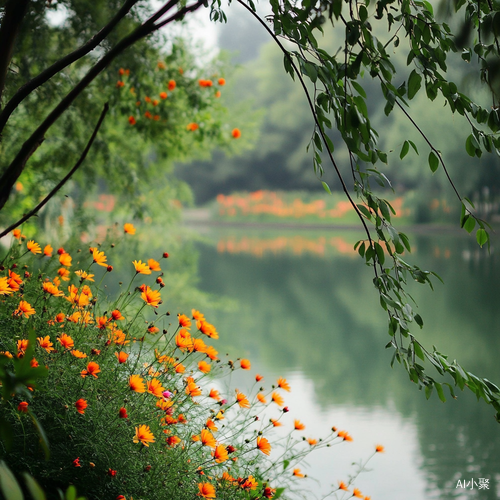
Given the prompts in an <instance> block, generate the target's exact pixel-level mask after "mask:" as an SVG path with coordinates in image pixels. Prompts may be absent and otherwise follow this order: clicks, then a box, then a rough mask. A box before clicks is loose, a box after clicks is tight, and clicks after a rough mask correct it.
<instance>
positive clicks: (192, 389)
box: [176, 370, 201, 397]
mask: <svg viewBox="0 0 500 500" xmlns="http://www.w3.org/2000/svg"><path fill="white" fill-rule="evenodd" d="M176 371H177V370H176ZM186 394H187V395H188V396H191V397H194V396H201V389H200V388H199V387H198V386H197V385H196V384H195V383H194V382H189V383H188V385H187V386H186Z"/></svg>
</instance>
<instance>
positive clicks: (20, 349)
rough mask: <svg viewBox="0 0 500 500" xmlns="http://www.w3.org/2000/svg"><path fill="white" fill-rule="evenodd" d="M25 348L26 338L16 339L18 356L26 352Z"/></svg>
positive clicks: (26, 345) (26, 346) (26, 344)
mask: <svg viewBox="0 0 500 500" xmlns="http://www.w3.org/2000/svg"><path fill="white" fill-rule="evenodd" d="M26 349H28V340H27V339H22V340H18V341H17V352H18V357H22V356H23V355H24V353H25V352H26Z"/></svg>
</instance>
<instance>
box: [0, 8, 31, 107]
mask: <svg viewBox="0 0 500 500" xmlns="http://www.w3.org/2000/svg"><path fill="white" fill-rule="evenodd" d="M29 3H30V0H9V1H8V2H7V4H6V5H5V11H4V16H3V19H2V26H1V27H0V47H2V50H1V51H0V109H1V107H2V104H1V102H2V94H3V90H4V88H5V80H6V78H7V71H8V69H9V64H10V59H11V57H12V50H13V49H14V42H15V40H16V36H17V32H18V31H19V26H20V25H21V22H22V20H23V18H24V16H25V14H26V10H27V8H28V4H29Z"/></svg>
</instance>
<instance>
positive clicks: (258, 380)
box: [255, 374, 264, 382]
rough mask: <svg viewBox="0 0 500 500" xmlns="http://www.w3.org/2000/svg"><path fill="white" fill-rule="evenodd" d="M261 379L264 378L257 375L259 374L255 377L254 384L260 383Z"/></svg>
mask: <svg viewBox="0 0 500 500" xmlns="http://www.w3.org/2000/svg"><path fill="white" fill-rule="evenodd" d="M263 378H264V377H263V376H262V375H259V374H257V375H255V381H256V382H260V381H261V380H262V379H263Z"/></svg>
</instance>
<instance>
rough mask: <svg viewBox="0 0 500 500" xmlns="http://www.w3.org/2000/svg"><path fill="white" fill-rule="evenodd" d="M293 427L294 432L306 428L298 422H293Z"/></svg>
mask: <svg viewBox="0 0 500 500" xmlns="http://www.w3.org/2000/svg"><path fill="white" fill-rule="evenodd" d="M294 425H295V430H296V431H303V430H304V429H305V428H306V426H305V425H304V424H303V423H302V422H301V421H300V420H295V421H294Z"/></svg>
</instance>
